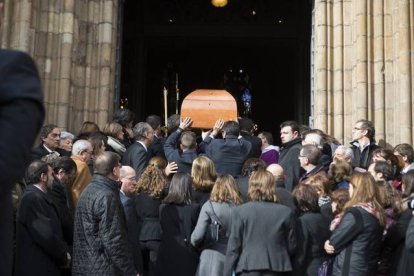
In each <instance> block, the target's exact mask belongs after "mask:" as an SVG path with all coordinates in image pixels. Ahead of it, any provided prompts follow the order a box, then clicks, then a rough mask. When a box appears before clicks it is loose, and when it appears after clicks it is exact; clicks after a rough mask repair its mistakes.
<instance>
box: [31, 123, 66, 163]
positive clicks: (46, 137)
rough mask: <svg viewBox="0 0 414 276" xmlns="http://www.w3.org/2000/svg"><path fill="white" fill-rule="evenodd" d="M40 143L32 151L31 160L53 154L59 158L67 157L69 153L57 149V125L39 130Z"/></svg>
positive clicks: (58, 141)
mask: <svg viewBox="0 0 414 276" xmlns="http://www.w3.org/2000/svg"><path fill="white" fill-rule="evenodd" d="M40 139H41V140H42V143H41V144H40V145H39V146H37V147H36V148H34V149H33V150H32V160H39V159H42V157H43V156H45V155H48V154H51V153H55V154H57V155H59V156H69V154H70V153H68V152H66V151H65V150H63V149H60V148H59V143H60V128H59V127H58V126H57V125H53V124H48V125H45V126H43V127H42V129H41V130H40Z"/></svg>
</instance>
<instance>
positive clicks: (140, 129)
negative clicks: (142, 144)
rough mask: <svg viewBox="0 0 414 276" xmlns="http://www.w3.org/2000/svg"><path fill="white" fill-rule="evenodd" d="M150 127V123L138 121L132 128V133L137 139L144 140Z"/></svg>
mask: <svg viewBox="0 0 414 276" xmlns="http://www.w3.org/2000/svg"><path fill="white" fill-rule="evenodd" d="M151 129H152V127H151V126H150V124H148V123H146V122H139V123H138V124H136V125H135V126H134V128H133V129H132V132H133V133H134V139H135V140H138V141H142V140H144V138H145V134H146V133H147V132H148V131H149V130H151Z"/></svg>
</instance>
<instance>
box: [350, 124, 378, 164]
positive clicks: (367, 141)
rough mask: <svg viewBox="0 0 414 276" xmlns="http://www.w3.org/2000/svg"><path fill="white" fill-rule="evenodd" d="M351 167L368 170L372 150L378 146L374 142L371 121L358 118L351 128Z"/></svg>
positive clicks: (373, 129) (373, 128)
mask: <svg viewBox="0 0 414 276" xmlns="http://www.w3.org/2000/svg"><path fill="white" fill-rule="evenodd" d="M351 145H352V151H353V152H354V158H353V159H352V168H354V169H355V170H357V171H358V170H359V171H366V170H368V167H369V165H370V164H371V163H372V152H373V151H374V150H376V149H377V148H379V146H377V145H376V144H375V127H374V124H373V123H372V122H371V121H368V120H358V121H357V122H356V124H355V126H354V128H353V129H352V142H351Z"/></svg>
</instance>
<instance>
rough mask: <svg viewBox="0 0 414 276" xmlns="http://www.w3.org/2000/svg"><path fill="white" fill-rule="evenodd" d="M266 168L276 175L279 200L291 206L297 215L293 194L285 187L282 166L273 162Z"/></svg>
mask: <svg viewBox="0 0 414 276" xmlns="http://www.w3.org/2000/svg"><path fill="white" fill-rule="evenodd" d="M266 170H267V171H269V172H271V173H272V174H273V176H274V177H275V182H276V183H275V187H276V197H277V202H278V203H280V204H282V205H285V206H287V207H289V208H290V209H291V210H292V211H293V213H294V214H295V215H296V214H297V208H296V205H295V202H294V200H293V195H292V193H291V192H289V191H288V190H286V189H285V175H284V171H283V168H282V166H280V165H279V164H271V165H269V166H267V168H266Z"/></svg>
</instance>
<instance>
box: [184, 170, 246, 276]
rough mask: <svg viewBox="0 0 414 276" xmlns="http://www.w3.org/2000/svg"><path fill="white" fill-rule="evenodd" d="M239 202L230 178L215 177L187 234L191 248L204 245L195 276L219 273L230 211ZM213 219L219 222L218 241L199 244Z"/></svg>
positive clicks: (234, 185) (225, 245) (222, 260)
mask: <svg viewBox="0 0 414 276" xmlns="http://www.w3.org/2000/svg"><path fill="white" fill-rule="evenodd" d="M241 203H242V200H241V199H240V196H239V192H238V189H237V185H236V182H235V180H234V178H233V177H232V176H231V175H229V174H225V175H221V176H219V177H217V180H216V182H215V184H214V186H213V190H212V191H211V196H210V200H208V201H207V202H206V203H204V205H203V207H202V208H201V211H200V216H199V217H198V221H197V225H196V227H195V229H194V231H193V233H192V235H191V244H192V245H193V246H194V247H201V246H204V249H203V251H202V252H201V256H200V263H199V265H198V268H197V274H196V275H206V276H207V275H219V274H221V273H222V272H223V269H224V261H225V258H226V250H227V242H228V235H229V232H230V226H231V213H232V210H233V208H234V207H235V206H236V205H239V204H241ZM214 221H217V222H218V223H219V224H220V230H219V240H218V241H217V242H215V243H213V244H203V238H204V236H205V234H206V232H207V231H208V230H209V229H208V226H209V225H210V223H212V222H214Z"/></svg>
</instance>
